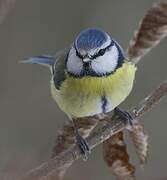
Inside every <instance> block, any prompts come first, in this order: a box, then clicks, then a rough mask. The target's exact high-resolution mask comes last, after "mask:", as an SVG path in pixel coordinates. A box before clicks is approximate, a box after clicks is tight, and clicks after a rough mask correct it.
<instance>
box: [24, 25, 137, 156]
mask: <svg viewBox="0 0 167 180" xmlns="http://www.w3.org/2000/svg"><path fill="white" fill-rule="evenodd" d="M23 62H24V63H29V64H40V65H45V66H48V67H49V68H50V70H51V82H50V85H51V94H52V96H53V98H54V99H55V101H56V102H57V104H58V106H59V107H60V109H61V110H62V111H63V112H65V113H66V114H67V115H68V117H69V118H70V119H72V120H73V122H74V128H75V133H76V140H77V143H78V145H79V147H80V149H81V151H82V152H83V153H84V157H85V159H87V156H88V154H89V153H90V148H89V145H88V143H87V142H86V140H85V139H83V137H82V136H81V135H80V133H79V131H78V128H77V123H76V119H77V118H80V117H87V116H94V115H98V114H102V113H104V114H105V113H107V112H110V111H112V110H114V109H115V111H117V112H118V113H121V114H123V115H124V116H125V117H126V118H128V119H131V117H130V115H129V114H128V113H127V112H126V111H123V110H120V109H119V108H118V105H119V104H120V103H121V102H123V101H124V100H125V98H126V97H127V96H128V95H129V93H130V92H131V90H132V87H133V82H134V78H135V72H136V67H135V65H134V64H132V63H131V62H129V61H128V60H127V59H126V58H125V55H124V51H123V49H122V48H121V46H120V45H119V44H118V43H117V42H116V41H115V40H114V39H113V38H111V36H109V35H108V34H107V33H106V32H104V31H102V30H100V29H96V28H90V29H86V30H84V31H82V32H81V33H80V34H79V35H78V36H77V37H76V38H75V41H74V42H73V43H72V44H71V45H70V46H69V47H68V48H66V49H65V50H62V51H60V52H58V53H57V54H56V55H55V56H48V55H47V56H45V55H44V56H35V57H31V58H29V59H27V60H25V61H23Z"/></svg>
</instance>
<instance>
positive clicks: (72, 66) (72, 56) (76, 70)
mask: <svg viewBox="0 0 167 180" xmlns="http://www.w3.org/2000/svg"><path fill="white" fill-rule="evenodd" d="M82 69H83V63H82V60H81V59H80V58H79V57H77V56H76V52H75V50H74V49H71V51H70V53H69V55H68V60H67V70H68V72H71V73H73V74H76V75H79V74H80V73H81V71H82Z"/></svg>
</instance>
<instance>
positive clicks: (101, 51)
mask: <svg viewBox="0 0 167 180" xmlns="http://www.w3.org/2000/svg"><path fill="white" fill-rule="evenodd" d="M113 45H114V41H111V43H110V44H109V45H108V46H107V47H105V48H104V49H100V50H99V51H98V53H97V54H94V55H93V56H91V57H90V59H92V60H93V59H96V58H97V57H99V56H103V55H104V54H105V52H106V51H107V50H109V49H110V47H112V46H113ZM74 49H75V51H76V56H77V57H79V58H80V59H84V56H83V55H82V54H80V53H79V52H78V50H77V48H76V46H75V43H74Z"/></svg>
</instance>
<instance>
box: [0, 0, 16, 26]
mask: <svg viewBox="0 0 167 180" xmlns="http://www.w3.org/2000/svg"><path fill="white" fill-rule="evenodd" d="M15 2H16V0H0V24H2V22H3V20H4V19H5V17H6V15H7V14H8V13H9V11H10V10H11V8H12V7H13V5H14V3H15Z"/></svg>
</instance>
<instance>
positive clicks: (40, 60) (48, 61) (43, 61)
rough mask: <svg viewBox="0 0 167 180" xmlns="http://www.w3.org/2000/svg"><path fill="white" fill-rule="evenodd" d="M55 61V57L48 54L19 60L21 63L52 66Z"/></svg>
mask: <svg viewBox="0 0 167 180" xmlns="http://www.w3.org/2000/svg"><path fill="white" fill-rule="evenodd" d="M54 62H55V59H54V57H53V56H49V55H42V56H34V57H30V58H28V59H26V60H23V61H21V63H27V64H40V65H43V66H49V67H50V66H53V65H54Z"/></svg>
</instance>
